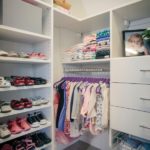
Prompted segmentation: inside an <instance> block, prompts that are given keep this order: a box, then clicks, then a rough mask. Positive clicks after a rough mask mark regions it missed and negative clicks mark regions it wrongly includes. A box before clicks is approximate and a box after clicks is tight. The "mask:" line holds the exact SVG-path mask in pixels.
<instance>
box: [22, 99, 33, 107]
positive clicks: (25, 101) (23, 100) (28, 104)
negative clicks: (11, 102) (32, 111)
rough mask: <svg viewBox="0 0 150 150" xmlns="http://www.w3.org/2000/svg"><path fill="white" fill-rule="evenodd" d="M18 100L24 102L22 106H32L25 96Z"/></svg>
mask: <svg viewBox="0 0 150 150" xmlns="http://www.w3.org/2000/svg"><path fill="white" fill-rule="evenodd" d="M20 102H21V103H23V104H24V108H31V107H32V101H31V100H29V99H27V98H21V99H20Z"/></svg>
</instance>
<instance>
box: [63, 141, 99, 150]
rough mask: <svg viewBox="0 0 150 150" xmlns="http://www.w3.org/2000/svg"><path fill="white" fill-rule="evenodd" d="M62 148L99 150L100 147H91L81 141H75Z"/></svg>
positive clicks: (66, 149)
mask: <svg viewBox="0 0 150 150" xmlns="http://www.w3.org/2000/svg"><path fill="white" fill-rule="evenodd" d="M64 150H101V149H98V148H96V147H93V146H91V145H89V144H87V143H85V142H83V141H77V142H76V143H74V144H72V145H70V146H69V147H67V148H65V149H64Z"/></svg>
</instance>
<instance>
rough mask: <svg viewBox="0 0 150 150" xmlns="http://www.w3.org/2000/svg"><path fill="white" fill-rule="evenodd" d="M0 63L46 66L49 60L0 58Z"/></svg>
mask: <svg viewBox="0 0 150 150" xmlns="http://www.w3.org/2000/svg"><path fill="white" fill-rule="evenodd" d="M0 62H2V63H5V62H10V63H29V64H47V63H50V62H51V61H50V60H41V59H29V58H14V57H0Z"/></svg>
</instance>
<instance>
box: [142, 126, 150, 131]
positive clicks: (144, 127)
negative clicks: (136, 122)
mask: <svg viewBox="0 0 150 150" xmlns="http://www.w3.org/2000/svg"><path fill="white" fill-rule="evenodd" d="M140 128H143V129H148V130H150V128H149V127H146V126H143V125H140Z"/></svg>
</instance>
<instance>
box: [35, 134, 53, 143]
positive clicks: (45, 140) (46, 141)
mask: <svg viewBox="0 0 150 150" xmlns="http://www.w3.org/2000/svg"><path fill="white" fill-rule="evenodd" d="M37 136H38V137H39V138H40V139H41V140H42V141H43V142H44V144H48V143H50V142H51V139H50V138H49V137H48V136H47V135H46V133H44V132H41V133H37Z"/></svg>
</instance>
